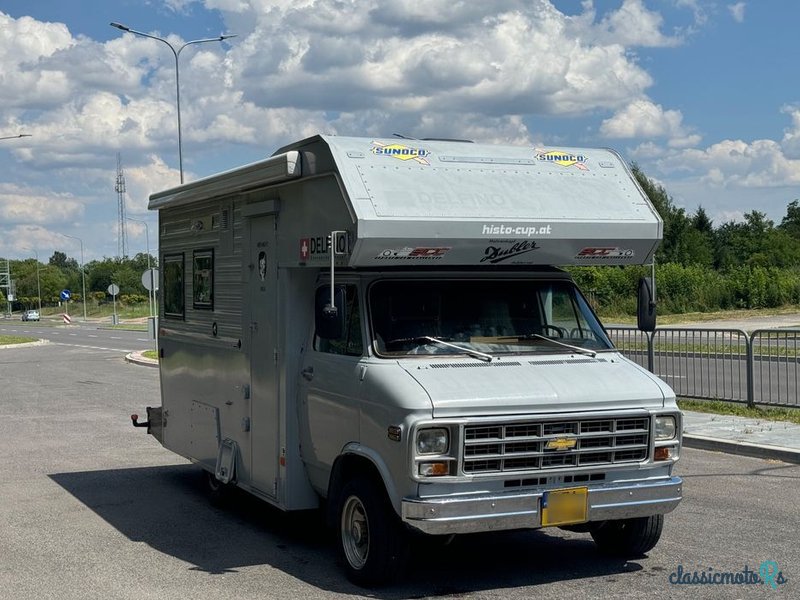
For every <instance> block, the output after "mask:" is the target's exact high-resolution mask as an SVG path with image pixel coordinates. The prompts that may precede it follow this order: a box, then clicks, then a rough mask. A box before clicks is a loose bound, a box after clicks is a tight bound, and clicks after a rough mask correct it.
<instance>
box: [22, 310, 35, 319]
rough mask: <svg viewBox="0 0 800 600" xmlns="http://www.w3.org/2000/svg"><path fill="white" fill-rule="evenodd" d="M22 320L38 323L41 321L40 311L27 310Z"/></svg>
mask: <svg viewBox="0 0 800 600" xmlns="http://www.w3.org/2000/svg"><path fill="white" fill-rule="evenodd" d="M22 320H23V321H38V320H39V311H38V310H26V311H25V312H24V313H22Z"/></svg>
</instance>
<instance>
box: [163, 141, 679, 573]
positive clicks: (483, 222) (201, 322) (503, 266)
mask: <svg viewBox="0 0 800 600" xmlns="http://www.w3.org/2000/svg"><path fill="white" fill-rule="evenodd" d="M150 208H152V209H157V210H158V212H159V241H160V261H161V263H160V264H161V269H160V273H161V282H160V283H161V286H160V289H161V294H160V296H161V298H160V305H159V309H160V326H159V338H158V347H159V353H160V373H161V392H162V406H161V407H157V408H151V409H148V414H149V420H148V423H149V431H150V432H151V433H153V434H154V435H155V436H156V437H157V438H158V439H159V441H160V442H161V443H162V444H163V445H164V446H165V447H166V448H168V449H170V450H172V451H174V452H176V453H178V454H180V455H181V456H184V457H186V458H189V459H191V460H192V461H194V462H196V463H197V464H199V465H201V466H202V467H203V469H204V470H205V471H206V472H207V474H208V479H209V483H210V485H211V487H212V488H214V489H215V490H219V489H221V488H223V489H224V487H228V486H233V485H235V486H238V487H240V488H242V489H245V490H247V491H249V492H251V493H253V494H255V495H256V496H258V497H260V498H262V499H264V500H265V501H267V502H269V503H271V504H274V505H275V506H277V507H280V508H282V509H285V510H298V509H310V508H315V507H317V506H320V505H323V506H325V507H326V510H327V511H328V514H329V515H330V518H331V522H332V524H333V525H334V527H335V529H336V531H337V534H338V539H339V542H340V546H339V547H340V551H341V554H342V557H343V558H344V564H345V567H346V569H347V571H348V574H349V575H350V576H351V577H352V578H353V579H355V580H356V581H359V582H360V583H377V582H380V581H383V580H385V579H387V578H390V577H391V576H393V575H394V574H396V573H397V572H398V570H399V569H400V567H401V565H402V562H403V556H404V553H405V549H406V546H405V544H406V538H407V537H408V535H407V534H408V533H409V532H410V531H416V532H418V533H427V534H433V535H451V534H458V533H471V532H480V531H490V530H492V531H493V530H504V529H519V528H538V527H542V526H562V527H570V528H573V529H577V530H582V531H587V532H591V533H592V535H593V537H594V538H595V540H596V541H597V543H598V545H600V546H601V548H604V549H606V550H610V551H614V552H618V553H623V554H629V555H630V554H637V553H642V552H645V551H647V550H649V549H650V548H651V547H652V546H653V545H654V544H655V543H656V541H657V540H658V537H659V535H660V533H661V524H662V519H663V517H662V515H663V514H665V513H668V512H670V511H671V510H673V509H674V508H675V506H676V505H677V504H678V502H679V501H680V499H681V494H682V492H681V488H682V482H681V480H680V479H679V478H677V477H675V476H674V475H673V467H674V464H675V461H676V460H677V459H678V456H679V452H680V444H681V415H680V412H679V411H678V409H677V407H676V404H675V395H674V393H673V392H672V391H671V390H670V388H669V387H668V386H667V385H666V384H665V383H663V382H662V381H661V380H659V379H658V378H657V377H655V376H654V375H652V374H651V373H649V372H647V371H646V370H644V369H642V368H641V367H639V366H637V365H636V364H634V363H633V362H631V361H629V360H628V359H626V358H624V357H623V356H622V355H621V354H620V353H619V352H617V351H616V350H615V349H614V348H613V345H612V344H611V342H610V341H609V339H608V337H607V336H606V333H605V331H604V330H603V328H602V326H601V325H600V323H599V321H598V320H597V318H596V316H595V315H594V313H593V311H592V309H591V308H590V306H589V304H588V302H587V301H586V300H585V298H584V296H583V295H582V294H581V292H580V291H579V290H578V289H577V288H576V286H575V285H574V283H573V281H572V279H571V278H570V276H569V275H568V274H567V273H566V272H564V271H561V270H559V269H558V268H555V267H554V266H553V265H597V264H607V265H627V264H636V263H638V264H646V263H648V262H650V261H651V260H652V255H653V252H654V251H655V248H656V246H657V244H658V242H659V240H660V238H661V232H662V224H661V220H660V219H659V217H658V215H657V214H656V212H655V211H654V209H653V207H652V206H651V205H650V203H649V202H648V200H647V198H646V197H645V196H644V194H643V193H642V191H641V190H640V188H639V187H638V186H637V185H636V183H635V181H634V180H633V178H632V177H631V174H630V172H629V171H628V169H627V167H626V166H625V165H624V163H623V162H622V161H621V159H620V158H619V157H618V156H617V155H616V154H614V153H613V152H611V151H608V150H577V149H558V150H548V149H540V150H536V149H531V148H519V147H503V146H487V145H478V144H470V143H464V142H444V141H413V142H412V141H406V140H403V141H402V143H401V142H398V141H397V140H375V139H370V138H367V139H361V138H343V137H327V136H317V137H314V138H310V139H307V140H303V141H301V142H298V143H296V144H293V145H291V146H287V147H286V148H283V149H281V150H279V151H278V152H277V153H276V154H275V155H274V156H273V157H271V158H269V159H266V160H264V161H261V162H259V163H255V164H252V165H248V166H246V167H242V168H240V169H235V170H233V171H229V172H226V173H222V174H220V175H215V176H212V177H209V178H206V179H203V180H199V181H196V182H192V183H189V184H186V185H183V186H181V187H178V188H174V189H170V190H167V191H165V192H161V193H158V194H154V195H153V196H151V199H150ZM331 280H333V282H331ZM331 283H333V285H331Z"/></svg>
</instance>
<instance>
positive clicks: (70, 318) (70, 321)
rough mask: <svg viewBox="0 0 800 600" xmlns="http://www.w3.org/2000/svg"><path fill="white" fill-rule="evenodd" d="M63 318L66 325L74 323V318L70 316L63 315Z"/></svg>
mask: <svg viewBox="0 0 800 600" xmlns="http://www.w3.org/2000/svg"><path fill="white" fill-rule="evenodd" d="M61 317H62V318H63V319H64V324H66V325H69V324H70V323H72V317H70V316H69V315H68V314H63V315H61Z"/></svg>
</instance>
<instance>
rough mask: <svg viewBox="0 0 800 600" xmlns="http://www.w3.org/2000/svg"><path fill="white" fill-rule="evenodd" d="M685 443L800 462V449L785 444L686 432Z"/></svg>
mask: <svg viewBox="0 0 800 600" xmlns="http://www.w3.org/2000/svg"><path fill="white" fill-rule="evenodd" d="M683 445H684V447H686V448H696V449H698V450H711V451H714V452H724V453H726V454H737V455H739V456H750V457H753V458H766V459H772V460H780V461H783V462H788V463H794V464H800V450H796V449H793V448H786V447H784V446H767V445H765V444H752V443H750V442H739V441H733V440H723V439H720V438H714V437H706V436H702V435H687V434H685V433H684V434H683Z"/></svg>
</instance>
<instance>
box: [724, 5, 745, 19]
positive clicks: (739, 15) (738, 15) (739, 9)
mask: <svg viewBox="0 0 800 600" xmlns="http://www.w3.org/2000/svg"><path fill="white" fill-rule="evenodd" d="M745 6H746V5H745V3H744V2H737V3H736V4H729V5H728V10H729V11H730V13H731V16H732V17H733V20H734V21H736V22H737V23H744V9H745Z"/></svg>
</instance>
